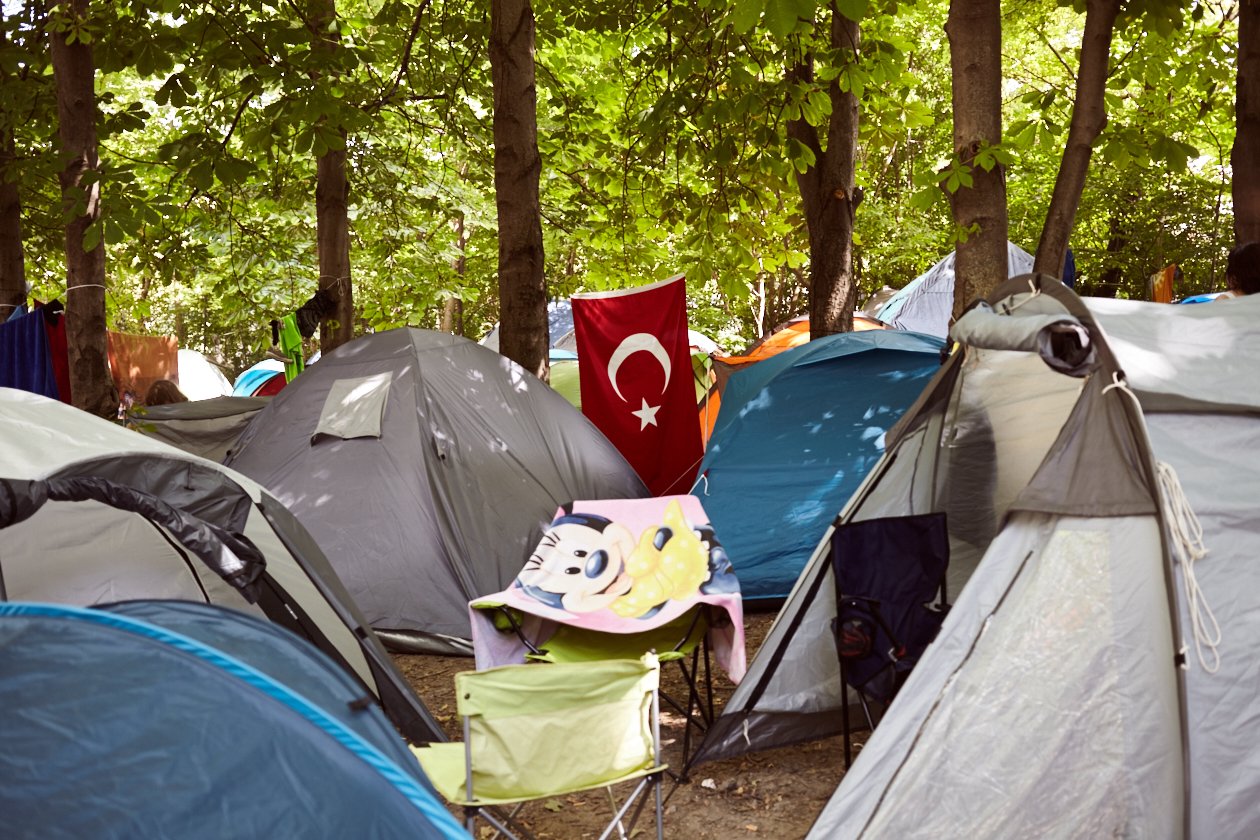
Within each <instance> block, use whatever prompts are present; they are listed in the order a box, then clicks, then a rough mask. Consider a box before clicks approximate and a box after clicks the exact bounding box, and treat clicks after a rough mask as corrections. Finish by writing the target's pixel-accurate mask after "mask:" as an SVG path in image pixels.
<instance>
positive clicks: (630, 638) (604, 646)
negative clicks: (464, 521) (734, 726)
mask: <svg viewBox="0 0 1260 840" xmlns="http://www.w3.org/2000/svg"><path fill="white" fill-rule="evenodd" d="M482 608H483V609H485V608H490V605H488V604H487V605H485V606H483V607H482ZM715 612H718V611H715V610H711V609H710V608H709V607H708V606H707V605H705V604H698V605H696V606H695V607H693V608H692V609H690V610H688V611H687V612H685V613H683V614H682V615H681V616H679V617H678V618H676V619H674V620H673V621H670V622H668V623H666V624H662V625H661V626H660V627H655V628H653V629H651V630H645V631H644V632H642V633H603V632H600V631H597V630H588V629H586V628H583V627H574V626H572V625H569V624H557V625H556V628H555V632H554V633H553V634H552V635H551V636H550V637H549V638H548V639H547V640H546V641H545V642H541V643H539V644H534V643H533V642H532V641H530V640H529V638H528V636H527V634H526V633H525V632H524V629H523V627H522V624H521V616H520V615H519V614H518V613H517V612H516V610H514V609H512V608H511V607H508V606H506V605H498V606H497V607H495V626H496V627H498V628H499V629H500V630H502V631H504V632H514V633H516V635H517V637H518V638H519V639H520V640H521V642H522V643H523V644H524V645H525V646H526V648H527V649H528V650H529V653H527V654H526V657H525V658H526V659H527V660H528V661H531V662H551V663H563V662H596V661H602V660H606V659H637V658H638V657H640V656H642V655H643V654H644V653H645V652H647V651H653V652H655V653H656V655H657V657H658V658H659V659H660V661H661V662H675V663H677V665H678V668H679V670H680V672H681V673H682V677H683V682H684V683H685V685H686V686H687V697H686V699H681V698H675V697H673V696H671V695H670V694H669V693H668V692H665V691H662V692H661V693H660V696H661V700H663V701H664V702H665V703H666V705H668V706H671V707H672V708H673V709H674V710H675V711H677V712H678V713H679V714H680V715H682V716H683V717H684V718H685V719H686V723H687V725H686V727H685V728H684V730H683V754H682V768H683V769H682V777H683V778H685V777H686V774H687V769H688V762H689V761H690V758H691V742H692V741H691V739H692V730H693V729H695V730H696V732H697V734H698V735H703V733H704V731H705V730H706V729H707V728H708V727H709V724H711V723H712V722H713V682H712V677H711V674H710V670H709V665H710V662H709V646H708V642H707V641H706V639H707V636H708V632H709V627H710V616H711V615H713V614H714V613H715ZM722 615H723V616H725V613H722ZM672 775H676V774H672Z"/></svg>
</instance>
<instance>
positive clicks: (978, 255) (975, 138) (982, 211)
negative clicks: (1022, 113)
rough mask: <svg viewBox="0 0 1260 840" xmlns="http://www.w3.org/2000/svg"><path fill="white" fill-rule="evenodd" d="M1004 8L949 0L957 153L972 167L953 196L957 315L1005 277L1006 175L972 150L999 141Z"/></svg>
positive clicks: (995, 1)
mask: <svg viewBox="0 0 1260 840" xmlns="http://www.w3.org/2000/svg"><path fill="white" fill-rule="evenodd" d="M1001 15H1002V8H1001V2H1000V0H951V2H950V4H949V19H948V20H947V22H946V24H945V34H946V35H948V36H949V54H950V67H951V70H952V78H953V105H954V152H955V154H956V155H957V157H958V159H959V160H960V161H961V162H962V163H964V164H966V165H968V166H970V167H971V176H972V185H971V186H970V187H966V186H962V187H959V188H958V190H957V191H955V192H953V193H950V205H951V207H952V209H953V214H954V224H955V226H956V227H957V229H958V230H959V232H960V239H959V241H958V244H957V245H956V246H955V248H954V251H955V254H956V257H955V262H954V315H955V316H957V315H959V314H960V313H961V312H962V310H963V309H965V308H966V307H967V305H968V304H970V303H971V301H972V300H974V299H975V298H977V297H983V296H986V295H988V294H989V293H990V292H991V291H993V289H994V288H996V287H997V285H998V284H999V283H1001V282H1002V281H1003V280H1005V279H1006V277H1007V272H1008V267H1007V256H1006V243H1007V216H1006V175H1005V172H1004V171H1003V168H1002V166H1001V164H996V165H994V166H993V168H992V169H990V170H989V171H987V172H986V171H985V169H984V168H983V167H981V166H979V165H976V154H977V153H978V152H979V151H980V150H981V149H982V148H984V147H985V146H995V145H997V144H998V143H1000V142H1001V140H1002V17H1001Z"/></svg>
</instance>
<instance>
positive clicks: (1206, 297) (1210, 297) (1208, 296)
mask: <svg viewBox="0 0 1260 840" xmlns="http://www.w3.org/2000/svg"><path fill="white" fill-rule="evenodd" d="M1223 294H1225V293H1224V292H1207V293H1205V294H1201V295H1190V297H1184V298H1182V299H1181V300H1179V301H1177V303H1211V302H1212V301H1214V300H1216V299H1217V298H1218V297H1220V296H1221V295H1223Z"/></svg>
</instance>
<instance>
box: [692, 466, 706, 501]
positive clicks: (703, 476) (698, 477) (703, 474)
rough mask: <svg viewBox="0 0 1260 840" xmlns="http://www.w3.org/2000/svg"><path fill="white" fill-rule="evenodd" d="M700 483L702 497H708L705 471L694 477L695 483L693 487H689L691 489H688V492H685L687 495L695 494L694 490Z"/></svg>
mask: <svg viewBox="0 0 1260 840" xmlns="http://www.w3.org/2000/svg"><path fill="white" fill-rule="evenodd" d="M702 481H703V482H704V495H706V496H707V495H709V472H708V470H705V471H704V472H702V473H700V475H698V476H696V483H695V484H693V485H691V489H690V490H688V491H687V492H688V493H694V492H696V488H697V487H699V486H700V482H702Z"/></svg>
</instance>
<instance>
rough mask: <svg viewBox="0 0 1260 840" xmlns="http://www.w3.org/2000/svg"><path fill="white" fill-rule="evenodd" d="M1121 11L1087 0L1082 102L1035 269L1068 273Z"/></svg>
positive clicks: (1102, 0)
mask: <svg viewBox="0 0 1260 840" xmlns="http://www.w3.org/2000/svg"><path fill="white" fill-rule="evenodd" d="M1119 12H1120V0H1087V2H1086V4H1085V35H1084V39H1083V41H1082V42H1081V66H1080V69H1079V70H1077V72H1076V102H1075V103H1073V105H1072V123H1071V126H1070V127H1069V128H1068V137H1067V148H1065V149H1064V150H1063V159H1062V160H1061V161H1060V163H1059V175H1058V177H1057V178H1056V179H1055V181H1054V193H1053V195H1052V196H1051V198H1050V209H1049V210H1048V211H1047V212H1046V224H1045V226H1044V227H1043V228H1042V229H1041V241H1040V242H1039V243H1038V245H1037V257H1036V259H1035V261H1034V262H1033V271H1036V272H1039V273H1041V274H1050V275H1052V276H1054V277H1062V276H1063V263H1064V260H1066V259H1067V249H1068V239H1069V237H1071V235H1072V227H1073V225H1075V223H1076V209H1077V207H1079V206H1080V203H1081V191H1082V190H1084V189H1085V176H1086V175H1087V174H1088V172H1089V159H1090V157H1091V156H1092V155H1093V152H1094V140H1095V139H1096V138H1097V137H1098V135H1099V133H1101V132H1102V130H1103V128H1104V127H1105V126H1106V125H1107V106H1106V100H1105V99H1104V97H1103V95H1104V93H1105V92H1106V87H1107V66H1108V64H1109V61H1110V56H1111V35H1112V32H1113V30H1114V29H1115V25H1116V15H1117V14H1119Z"/></svg>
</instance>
